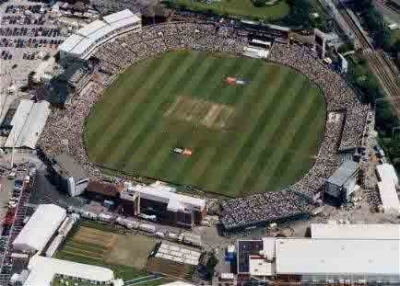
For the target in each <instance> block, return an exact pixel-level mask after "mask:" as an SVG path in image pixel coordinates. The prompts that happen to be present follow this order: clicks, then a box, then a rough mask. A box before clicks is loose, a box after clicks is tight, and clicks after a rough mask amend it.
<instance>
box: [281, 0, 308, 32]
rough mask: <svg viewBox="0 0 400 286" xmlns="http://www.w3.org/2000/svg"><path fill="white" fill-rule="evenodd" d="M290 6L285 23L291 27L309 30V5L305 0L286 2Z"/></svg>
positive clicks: (289, 0) (288, 0)
mask: <svg viewBox="0 0 400 286" xmlns="http://www.w3.org/2000/svg"><path fill="white" fill-rule="evenodd" d="M286 2H287V3H288V4H289V6H290V14H289V16H288V17H286V19H285V21H286V22H287V23H289V24H290V25H293V26H302V27H303V28H310V27H311V21H310V13H311V4H310V3H309V2H308V1H307V0H287V1H286Z"/></svg>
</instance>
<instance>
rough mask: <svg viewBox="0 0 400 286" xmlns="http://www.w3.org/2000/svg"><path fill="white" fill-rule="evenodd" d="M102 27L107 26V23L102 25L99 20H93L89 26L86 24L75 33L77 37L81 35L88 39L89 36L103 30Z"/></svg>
mask: <svg viewBox="0 0 400 286" xmlns="http://www.w3.org/2000/svg"><path fill="white" fill-rule="evenodd" d="M104 26H107V23H104V22H103V21H100V20H95V21H93V22H91V23H90V24H87V25H86V26H84V27H83V28H81V29H79V30H78V31H77V32H76V33H77V34H78V35H81V36H82V37H88V36H89V35H91V34H93V33H95V32H96V31H98V30H100V29H101V28H103V27H104Z"/></svg>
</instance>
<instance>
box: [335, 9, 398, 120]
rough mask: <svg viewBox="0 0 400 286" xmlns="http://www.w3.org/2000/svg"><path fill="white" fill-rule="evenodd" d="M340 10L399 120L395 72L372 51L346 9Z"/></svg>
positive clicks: (377, 53) (396, 74)
mask: <svg viewBox="0 0 400 286" xmlns="http://www.w3.org/2000/svg"><path fill="white" fill-rule="evenodd" d="M341 8H342V9H340V13H341V14H342V17H343V18H344V20H345V21H346V22H347V23H348V25H349V27H350V28H351V30H352V31H353V33H354V35H355V37H356V40H357V41H358V44H359V46H360V47H361V48H362V50H363V53H364V56H365V58H366V60H367V62H368V65H369V66H370V68H371V71H372V72H373V74H374V75H375V77H376V78H377V80H378V82H379V84H380V86H381V87H382V89H383V90H384V92H385V93H386V95H387V97H388V98H389V101H390V102H391V103H392V105H393V109H394V111H395V113H396V114H397V116H398V117H399V118H400V89H399V87H398V86H397V76H398V73H397V71H396V70H395V68H394V67H393V66H392V65H391V64H390V63H388V59H386V58H385V57H384V56H383V55H382V54H381V52H380V51H377V50H375V49H374V47H373V46H372V44H371V43H370V42H369V41H368V39H367V37H366V36H365V35H364V33H363V32H362V31H361V30H360V28H359V27H358V26H357V23H356V22H355V20H354V19H353V18H352V17H351V15H350V13H349V12H348V11H347V10H346V8H345V7H344V6H343V7H341Z"/></svg>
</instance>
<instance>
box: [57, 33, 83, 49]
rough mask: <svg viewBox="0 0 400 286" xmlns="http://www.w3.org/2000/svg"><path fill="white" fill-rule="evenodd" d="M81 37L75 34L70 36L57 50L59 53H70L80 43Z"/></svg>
mask: <svg viewBox="0 0 400 286" xmlns="http://www.w3.org/2000/svg"><path fill="white" fill-rule="evenodd" d="M82 39H83V37H82V36H80V35H77V34H72V35H71V36H69V37H68V38H67V39H66V40H65V41H64V42H63V43H62V44H61V45H60V46H59V48H58V49H59V50H61V51H66V52H70V51H72V50H73V49H74V48H75V47H76V46H78V45H79V44H80V43H81V41H82Z"/></svg>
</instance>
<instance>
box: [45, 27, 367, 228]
mask: <svg viewBox="0 0 400 286" xmlns="http://www.w3.org/2000/svg"><path fill="white" fill-rule="evenodd" d="M245 45H247V37H241V36H238V33H236V31H234V30H233V29H232V28H227V27H222V28H221V27H219V26H218V25H215V24H211V23H187V22H174V23H166V24H161V25H153V26H146V27H144V28H143V30H142V32H140V33H128V34H125V35H122V36H119V37H118V38H116V39H115V40H113V41H110V42H108V43H105V44H104V45H102V46H101V47H100V48H99V49H98V50H97V51H96V52H95V53H94V56H95V57H97V58H98V59H100V64H99V72H97V73H96V74H95V76H94V77H93V79H92V80H91V81H90V83H89V84H88V85H87V86H86V87H85V88H84V89H83V90H82V91H81V92H80V94H79V95H78V96H75V97H73V98H72V102H71V104H70V105H68V106H67V107H66V108H65V109H57V110H55V111H54V112H53V113H52V114H51V116H50V117H49V120H48V122H47V126H46V128H45V131H44V132H43V134H42V136H41V139H40V146H41V147H42V149H43V150H44V151H45V153H46V154H47V155H48V156H50V157H51V156H53V155H56V154H59V153H61V152H68V153H70V154H72V155H73V156H74V157H75V158H76V160H77V161H78V162H79V163H80V164H82V165H83V166H84V168H85V169H86V170H87V171H88V172H89V173H90V175H91V176H92V177H93V178H99V177H101V173H100V171H99V170H98V169H97V168H96V166H94V165H93V164H91V163H90V162H89V160H88V158H87V155H86V151H85V147H84V144H83V141H82V131H83V128H84V121H85V118H86V117H87V116H88V115H89V112H90V109H91V107H92V106H93V104H94V103H95V102H96V101H97V100H98V99H99V97H100V95H101V94H102V92H103V90H104V89H105V88H106V87H107V86H108V85H109V84H110V83H111V82H112V81H113V80H114V79H115V78H116V77H117V75H118V74H119V73H121V72H123V71H124V70H125V69H126V68H127V67H129V66H130V65H131V64H132V63H135V62H138V61H140V60H142V59H145V58H149V57H153V56H156V55H159V54H161V53H164V52H166V51H168V50H180V49H195V50H207V51H213V52H229V53H233V54H238V55H239V54H241V53H242V52H243V48H244V47H245ZM270 60H271V61H273V62H277V63H279V64H283V65H287V66H290V67H292V68H294V69H297V70H299V71H301V72H302V73H304V74H305V75H307V76H308V77H309V78H310V79H311V80H312V81H314V82H315V83H316V84H318V85H319V86H320V87H321V89H322V90H323V91H324V95H325V101H326V109H327V113H328V115H327V116H328V120H327V123H326V129H325V137H324V140H323V142H322V145H321V147H320V150H319V154H318V155H317V156H316V162H315V164H314V166H313V167H312V168H311V170H310V171H309V172H308V174H307V175H306V176H304V177H303V178H302V179H301V180H300V181H298V182H297V183H296V184H294V185H293V186H291V188H290V190H285V191H282V192H275V193H266V194H262V195H253V196H249V197H246V198H240V199H233V200H229V201H225V202H223V204H222V207H223V213H222V221H223V223H224V225H225V226H226V227H234V225H236V224H237V225H244V224H245V223H248V222H250V221H260V222H261V221H269V220H275V219H278V218H282V217H293V216H295V215H298V214H303V213H305V212H307V210H309V207H310V204H309V203H308V202H307V201H305V200H304V199H301V198H303V197H304V195H306V197H308V198H311V199H317V196H316V194H318V193H319V191H320V190H321V187H322V186H323V184H324V183H325V180H326V178H328V177H329V176H330V175H331V174H332V173H333V172H334V171H335V169H336V168H337V167H338V166H339V165H340V158H339V154H338V148H340V149H341V150H346V149H351V148H356V147H358V146H360V144H361V139H362V136H363V132H364V125H365V122H366V116H367V113H368V106H363V105H361V104H360V103H359V101H358V100H357V98H356V95H355V94H354V92H353V91H352V90H351V89H350V87H349V86H348V85H347V84H346V82H345V81H344V80H343V79H342V78H341V77H340V75H339V74H337V73H335V72H334V71H333V70H331V69H330V68H329V67H327V66H326V65H325V64H324V63H323V62H322V61H320V60H319V59H317V57H316V56H315V55H314V53H313V51H312V50H310V49H309V48H307V47H304V46H299V45H291V46H289V45H284V44H279V43H275V44H274V45H273V48H272V50H271V54H270Z"/></svg>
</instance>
